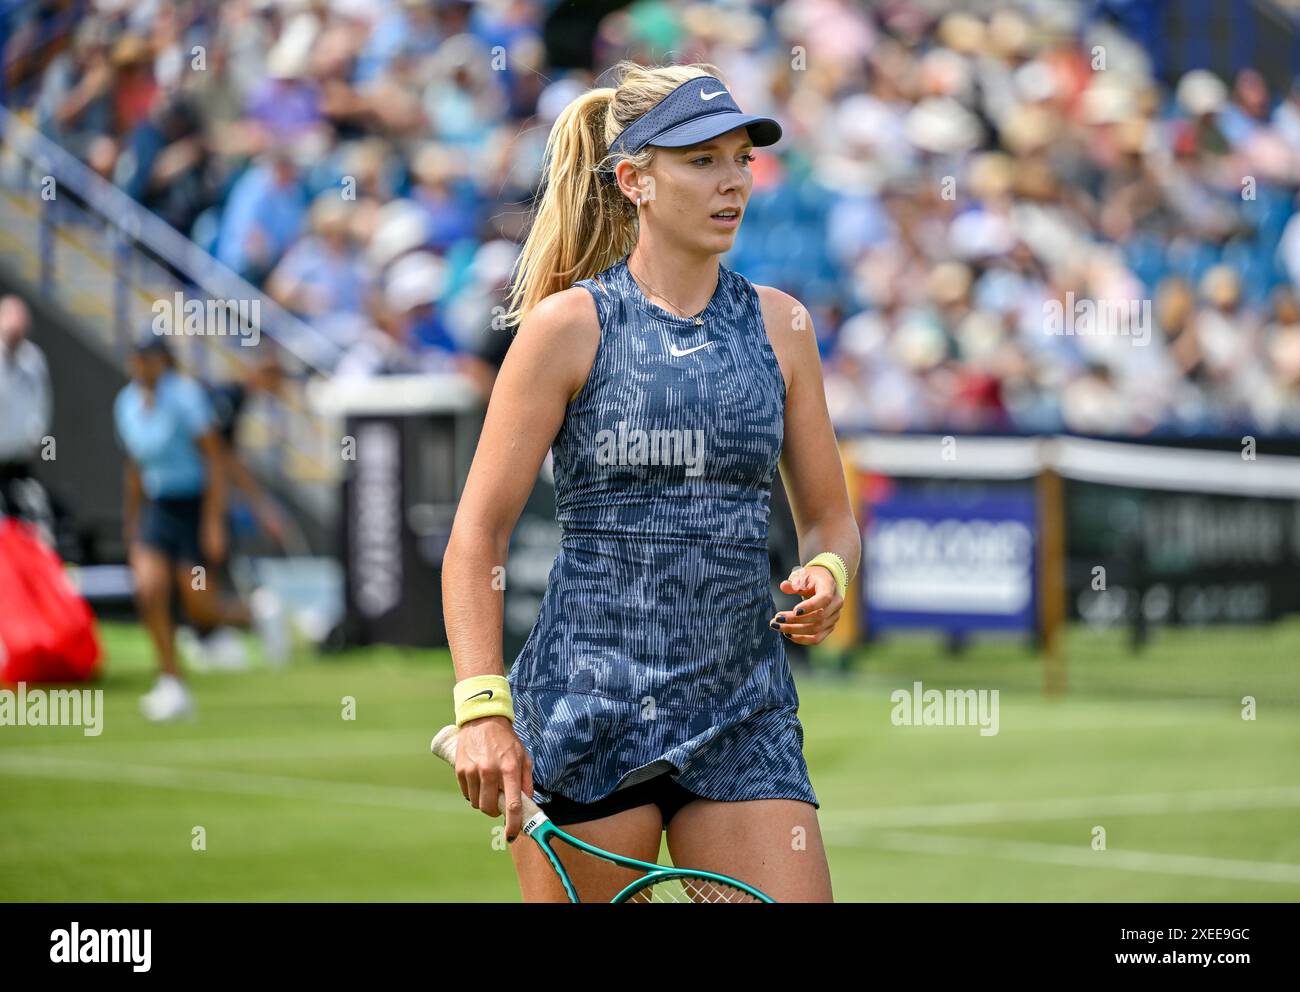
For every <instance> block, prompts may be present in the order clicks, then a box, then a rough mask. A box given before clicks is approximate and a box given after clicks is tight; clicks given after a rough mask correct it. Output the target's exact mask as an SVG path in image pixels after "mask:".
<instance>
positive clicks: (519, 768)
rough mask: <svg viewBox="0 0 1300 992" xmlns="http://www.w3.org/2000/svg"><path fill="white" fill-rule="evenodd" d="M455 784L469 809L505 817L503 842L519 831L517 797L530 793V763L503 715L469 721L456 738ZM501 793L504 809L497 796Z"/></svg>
mask: <svg viewBox="0 0 1300 992" xmlns="http://www.w3.org/2000/svg"><path fill="white" fill-rule="evenodd" d="M456 781H458V782H459V783H460V793H461V795H462V796H464V797H465V798H466V799H468V800H469V803H470V805H471V806H473V807H474V808H475V809H479V810H482V811H483V812H484V813H486V814H487V815H488V816H491V817H497V816H500V815H501V814H502V813H503V812H504V813H505V815H506V840H507V841H510V842H513V841H514V839H515V838H516V837H517V836H519V831H520V830H522V829H523V825H524V817H523V804H522V802H521V801H520V796H521V795H523V794H527V795H529V796H531V795H532V794H533V760H532V758H530V757H529V756H528V752H527V751H526V750H524V745H523V743H522V742H521V741H520V740H519V738H518V736H517V735H516V734H515V728H514V724H512V723H511V722H510V720H509V719H507V718H506V717H504V716H484V717H479V719H477V720H470V721H469V722H468V723H466V724H464V725H463V726H462V727H461V728H460V732H459V733H458V734H457V735H456ZM502 793H505V804H506V808H505V809H504V810H502V809H501V800H500V796H501V794H502Z"/></svg>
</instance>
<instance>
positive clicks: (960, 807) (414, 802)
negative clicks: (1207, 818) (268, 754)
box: [0, 755, 1300, 833]
mask: <svg viewBox="0 0 1300 992" xmlns="http://www.w3.org/2000/svg"><path fill="white" fill-rule="evenodd" d="M0 775H18V776H22V777H30V778H63V779H74V780H82V781H90V782H104V781H111V782H118V783H122V784H127V785H142V786H155V787H159V788H177V789H200V790H206V791H212V792H230V793H236V794H241V795H261V796H276V797H281V798H285V797H288V798H298V799H314V800H318V801H325V802H342V803H356V804H360V805H367V806H381V807H388V808H394V809H423V810H436V811H442V812H449V811H451V810H458V809H461V808H462V807H461V805H460V803H459V802H457V801H456V799H455V798H453V797H452V796H448V795H447V794H446V793H441V792H437V791H435V790H433V789H429V790H428V791H425V790H423V789H409V788H406V787H404V786H396V785H366V784H362V783H353V782H331V781H329V780H325V779H310V778H295V777H290V776H282V775H263V774H256V773H248V772H227V771H220V770H216V769H204V768H169V767H162V766H155V765H136V764H119V763H116V762H113V763H110V762H103V761H84V760H78V759H71V758H58V757H52V756H47V755H35V756H24V755H10V756H0ZM1297 806H1300V786H1263V787H1259V788H1251V789H1220V790H1211V791H1203V792H1185V793H1155V794H1150V795H1142V794H1130V795H1118V796H1092V797H1085V798H1080V799H1046V800H1034V799H1030V800H1012V801H1006V802H985V803H958V804H949V805H936V806H897V807H893V808H890V807H885V808H882V809H875V810H856V811H855V810H846V811H842V812H839V811H834V810H828V811H826V812H825V813H823V814H822V815H821V816H820V820H821V823H822V825H823V830H824V831H835V832H839V833H844V832H846V831H850V830H854V829H859V830H861V829H863V828H879V827H925V826H948V825H962V824H973V823H1016V822H1026V821H1033V820H1057V819H1069V818H1071V817H1075V816H1090V817H1096V816H1131V815H1139V814H1152V813H1154V814H1167V813H1176V812H1187V813H1196V812H1213V811H1231V810H1246V809H1291V808H1295V807H1297Z"/></svg>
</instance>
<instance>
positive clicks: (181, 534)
mask: <svg viewBox="0 0 1300 992" xmlns="http://www.w3.org/2000/svg"><path fill="white" fill-rule="evenodd" d="M202 515H203V497H202V496H179V497H177V496H168V497H160V498H158V499H151V500H148V501H146V502H145V505H144V507H143V509H142V510H141V514H140V533H139V538H138V540H139V541H140V543H141V544H145V545H148V546H149V547H150V548H153V549H154V550H155V551H158V552H161V553H162V554H164V555H166V556H167V557H168V558H170V559H171V560H172V561H173V562H176V563H178V564H181V563H184V564H186V565H197V564H200V563H201V562H202V561H203V556H202V554H200V552H199V521H200V520H201V519H202Z"/></svg>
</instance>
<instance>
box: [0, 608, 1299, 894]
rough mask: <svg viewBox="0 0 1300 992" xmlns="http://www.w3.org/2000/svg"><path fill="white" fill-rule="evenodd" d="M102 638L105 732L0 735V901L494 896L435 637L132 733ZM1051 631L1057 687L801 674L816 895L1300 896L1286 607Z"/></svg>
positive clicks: (872, 670) (137, 677)
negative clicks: (1187, 624) (1150, 627)
mask: <svg viewBox="0 0 1300 992" xmlns="http://www.w3.org/2000/svg"><path fill="white" fill-rule="evenodd" d="M102 634H103V638H104V641H105V645H106V648H107V651H108V660H107V663H106V669H105V672H106V674H105V678H104V680H103V681H102V682H101V683H100V685H99V687H102V688H103V689H104V690H105V715H104V731H103V734H102V735H101V736H99V737H86V736H84V735H83V733H82V730H81V728H80V727H57V728H46V727H13V726H5V727H0V795H3V797H4V798H3V800H0V899H2V900H6V901H12V900H20V901H27V900H38V901H62V900H68V901H96V900H112V901H116V900H141V901H153V900H176V901H210V900H216V901H223V900H238V901H260V900H306V901H330V900H360V901H368V900H381V901H390V900H391V901H443V900H455V901H462V900H463V901H517V900H518V898H519V892H518V887H517V884H516V882H515V877H514V872H513V869H512V866H511V862H510V856H509V854H507V853H506V852H505V851H504V850H496V849H494V845H493V831H492V828H493V826H495V825H497V824H500V823H501V822H503V821H501V820H489V819H488V818H487V817H485V816H484V815H482V814H481V813H478V812H477V811H473V810H470V809H469V808H468V807H467V805H466V803H465V801H464V800H463V799H462V798H461V796H460V793H459V791H458V790H457V789H456V785H455V781H454V779H453V777H452V776H451V774H450V773H449V771H448V770H447V768H446V767H445V766H444V765H442V764H441V763H440V762H439V761H438V760H437V759H435V758H434V757H432V756H431V755H430V754H429V753H428V745H429V738H430V737H431V736H432V734H433V732H434V731H435V730H437V729H438V727H440V726H442V725H443V724H444V723H446V722H448V721H449V720H450V717H451V706H450V690H451V685H452V680H453V674H452V669H451V663H450V658H449V656H448V654H447V652H445V651H400V650H394V649H375V650H371V651H366V652H358V653H355V654H352V655H349V656H346V657H345V658H343V659H321V660H308V659H306V658H303V659H300V660H299V661H297V662H296V664H295V665H294V666H292V667H291V668H289V669H286V670H283V671H270V670H266V669H263V668H255V669H254V670H252V671H250V672H245V673H220V674H216V673H214V674H205V675H195V676H193V685H194V687H195V690H196V699H197V702H198V706H199V720H198V721H197V722H196V723H192V724H182V725H169V726H154V725H150V724H148V723H146V722H145V721H144V720H143V719H142V718H141V717H140V716H139V711H138V708H137V702H136V701H137V697H138V696H139V695H140V694H141V693H143V692H144V691H145V690H146V689H147V688H148V687H149V685H150V684H151V680H152V675H153V673H152V666H151V661H150V656H149V651H148V646H147V642H146V639H145V636H144V633H143V631H142V630H141V629H140V628H137V627H134V626H129V625H108V626H105V627H104V628H102ZM1067 649H1068V654H1069V663H1070V669H1069V673H1070V674H1069V677H1070V687H1071V688H1070V693H1069V694H1068V696H1067V697H1066V698H1064V699H1063V700H1060V701H1048V700H1045V699H1044V698H1043V695H1042V692H1041V688H1040V686H1041V679H1040V665H1039V662H1038V661H1037V660H1036V659H1035V658H1034V657H1033V656H1032V655H1031V654H1030V653H1029V652H1028V651H1027V650H1026V649H1025V648H1023V647H1021V646H1020V645H1011V644H1005V643H1002V644H999V643H996V642H987V643H977V644H975V645H974V646H972V648H971V649H970V650H969V651H968V652H967V653H966V654H964V655H963V656H961V657H960V658H956V659H953V658H948V657H945V656H944V655H943V654H942V653H941V652H940V650H939V646H938V643H937V641H935V640H934V639H931V638H926V637H918V638H916V639H909V640H899V641H897V642H894V643H891V644H888V645H885V646H882V647H879V648H873V649H872V650H871V651H870V652H869V653H868V654H866V655H864V656H861V657H856V658H855V659H854V660H853V664H852V665H851V667H850V673H849V674H847V675H839V674H836V673H834V672H833V670H832V668H833V666H829V665H827V666H825V668H824V670H823V669H821V668H819V670H818V674H815V675H810V676H800V677H799V692H800V697H801V699H802V706H801V709H800V718H801V720H802V722H803V725H804V730H805V735H806V736H805V754H806V756H807V759H808V764H809V768H810V770H811V772H812V780H813V785H814V787H815V788H816V790H817V793H818V798H819V799H820V800H821V812H820V818H821V824H822V829H823V832H824V835H825V838H826V843H827V849H828V854H829V857H830V864H831V872H832V877H833V881H834V887H835V896H836V899H837V900H839V901H877V900H881V901H912V900H919V901H965V900H993V901H1006V900H1009V901H1025V900H1027V901H1038V900H1066V901H1073V900H1080V901H1097V900H1118V901H1124V900H1142V901H1147V900H1154V901H1164V900H1169V901H1182V900H1196V901H1200V900H1208V901H1215V900H1231V901H1241V900H1262V901H1296V900H1300V622H1296V621H1292V622H1288V623H1286V624H1281V625H1278V626H1275V627H1269V628H1255V629H1230V628H1210V629H1201V630H1184V631H1164V632H1159V633H1157V634H1156V635H1155V637H1154V640H1153V643H1152V645H1151V646H1150V648H1149V649H1148V650H1147V652H1146V653H1145V654H1143V655H1141V656H1138V657H1134V656H1131V655H1130V654H1129V653H1128V650H1127V645H1126V643H1125V640H1124V637H1123V635H1122V634H1120V633H1097V632H1093V631H1089V630H1086V629H1083V628H1074V629H1072V630H1071V631H1070V633H1069V637H1068V639H1067ZM916 680H919V681H921V682H923V683H924V685H925V688H927V689H928V688H943V687H945V686H951V687H960V688H999V689H1001V690H1002V692H1001V698H1000V706H999V722H1000V728H999V733H998V734H997V735H996V736H980V734H979V732H978V728H977V727H973V726H966V727H901V726H894V725H893V724H892V722H891V720H890V713H891V711H892V709H893V704H892V703H891V702H890V699H889V694H890V692H891V691H892V690H894V689H896V688H910V687H911V684H912V682H913V681H916ZM1245 695H1251V696H1254V697H1255V699H1256V701H1257V719H1255V720H1254V721H1247V720H1243V719H1242V715H1241V710H1242V706H1241V698H1242V697H1243V696H1245ZM345 696H351V697H354V698H355V701H356V719H355V721H345V720H343V719H342V712H343V697H345ZM196 826H201V827H202V828H203V829H204V831H205V832H206V847H207V849H206V851H202V852H196V851H194V850H192V848H191V839H192V831H193V830H194V828H195V827H196ZM1096 826H1101V827H1104V828H1105V831H1106V835H1107V836H1106V847H1107V849H1106V850H1105V851H1096V850H1093V848H1092V831H1093V828H1094V827H1096ZM663 857H664V859H666V857H667V851H666V848H665V851H664V855H663Z"/></svg>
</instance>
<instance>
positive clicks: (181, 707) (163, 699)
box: [140, 675, 195, 721]
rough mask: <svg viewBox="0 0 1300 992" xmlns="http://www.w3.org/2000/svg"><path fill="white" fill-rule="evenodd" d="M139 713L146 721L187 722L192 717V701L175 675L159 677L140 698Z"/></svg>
mask: <svg viewBox="0 0 1300 992" xmlns="http://www.w3.org/2000/svg"><path fill="white" fill-rule="evenodd" d="M140 711H141V712H142V713H144V716H145V719H146V720H155V721H161V720H188V719H192V718H193V717H194V712H195V711H194V699H193V697H191V696H190V690H189V689H187V688H186V687H185V683H184V682H182V681H181V680H180V679H178V678H177V677H176V676H175V675H160V676H158V682H157V684H155V685H154V687H153V688H152V689H150V690H149V692H148V693H146V694H145V695H143V696H141V697H140Z"/></svg>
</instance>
